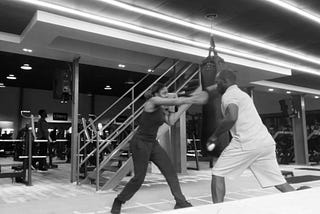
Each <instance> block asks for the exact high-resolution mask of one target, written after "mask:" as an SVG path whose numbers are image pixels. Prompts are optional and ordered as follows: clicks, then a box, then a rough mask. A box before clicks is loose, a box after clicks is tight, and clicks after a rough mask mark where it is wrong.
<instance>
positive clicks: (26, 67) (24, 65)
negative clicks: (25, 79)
mask: <svg viewBox="0 0 320 214" xmlns="http://www.w3.org/2000/svg"><path fill="white" fill-rule="evenodd" d="M20 68H21V69H22V70H31V69H32V67H31V66H30V65H29V64H23V65H22V66H21V67H20Z"/></svg>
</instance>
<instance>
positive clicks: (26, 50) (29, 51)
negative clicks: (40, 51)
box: [22, 48, 32, 53]
mask: <svg viewBox="0 0 320 214" xmlns="http://www.w3.org/2000/svg"><path fill="white" fill-rule="evenodd" d="M22 50H23V51H24V52H28V53H31V52H32V50H31V49H28V48H23V49H22Z"/></svg>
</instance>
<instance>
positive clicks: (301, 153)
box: [292, 95, 309, 165]
mask: <svg viewBox="0 0 320 214" xmlns="http://www.w3.org/2000/svg"><path fill="white" fill-rule="evenodd" d="M292 107H293V110H294V113H295V117H293V118H292V131H293V142H294V157H295V158H294V159H295V163H296V164H300V165H308V164H309V154H308V153H309V152H308V140H307V128H306V113H305V99H304V96H303V95H294V96H292Z"/></svg>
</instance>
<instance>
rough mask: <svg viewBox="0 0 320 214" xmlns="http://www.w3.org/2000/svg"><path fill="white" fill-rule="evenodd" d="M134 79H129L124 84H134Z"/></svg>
mask: <svg viewBox="0 0 320 214" xmlns="http://www.w3.org/2000/svg"><path fill="white" fill-rule="evenodd" d="M134 83H135V82H134V81H133V80H132V79H129V80H128V81H126V82H124V84H127V85H134Z"/></svg>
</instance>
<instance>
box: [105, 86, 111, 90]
mask: <svg viewBox="0 0 320 214" xmlns="http://www.w3.org/2000/svg"><path fill="white" fill-rule="evenodd" d="M111 89H112V88H111V87H110V85H106V87H105V88H104V90H111Z"/></svg>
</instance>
